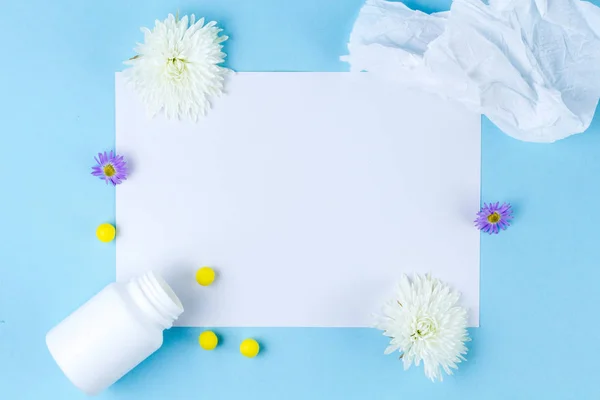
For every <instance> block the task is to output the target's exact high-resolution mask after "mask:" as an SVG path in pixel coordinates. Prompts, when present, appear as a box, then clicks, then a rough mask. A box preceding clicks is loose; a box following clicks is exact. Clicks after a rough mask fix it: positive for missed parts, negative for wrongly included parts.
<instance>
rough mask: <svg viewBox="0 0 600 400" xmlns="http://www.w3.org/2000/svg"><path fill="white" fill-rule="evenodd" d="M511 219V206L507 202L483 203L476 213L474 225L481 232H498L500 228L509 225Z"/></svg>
mask: <svg viewBox="0 0 600 400" xmlns="http://www.w3.org/2000/svg"><path fill="white" fill-rule="evenodd" d="M512 219H513V212H512V208H510V204H509V203H502V205H500V203H496V204H493V203H490V204H486V203H483V207H482V208H481V210H480V211H479V212H478V213H477V219H476V220H475V226H476V227H477V229H479V230H480V231H483V232H487V233H489V234H490V235H491V234H492V233H498V232H500V229H502V230H505V229H506V228H508V227H509V226H510V221H511V220H512Z"/></svg>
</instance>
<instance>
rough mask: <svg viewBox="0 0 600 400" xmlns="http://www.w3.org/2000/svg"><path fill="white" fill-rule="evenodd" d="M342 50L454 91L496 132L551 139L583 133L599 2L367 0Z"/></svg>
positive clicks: (595, 63)
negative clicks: (431, 4)
mask: <svg viewBox="0 0 600 400" xmlns="http://www.w3.org/2000/svg"><path fill="white" fill-rule="evenodd" d="M348 50H349V54H348V55H347V56H345V57H342V59H343V60H344V61H347V62H349V63H350V65H351V70H353V71H369V72H371V73H375V74H379V75H382V76H384V77H385V78H391V79H394V80H398V81H402V82H404V83H405V84H407V85H409V86H417V87H421V88H425V89H426V90H429V91H432V92H434V93H438V94H439V95H441V96H443V97H446V98H450V99H455V100H457V101H459V102H462V103H464V104H465V105H466V106H467V107H469V108H470V109H472V110H475V111H476V112H479V113H482V114H485V115H486V116H487V117H488V118H489V119H490V120H491V121H492V122H494V123H495V124H496V125H497V126H498V127H499V128H500V129H502V130H503V131H504V132H505V133H507V134H509V135H510V136H513V137H515V138H517V139H520V140H525V141H529V142H553V141H556V140H559V139H563V138H565V137H567V136H569V135H572V134H575V133H580V132H583V131H584V130H586V129H587V127H588V126H589V125H590V123H591V121H592V118H593V115H594V111H595V109H596V105H597V104H598V98H599V97H600V8H598V7H596V6H594V5H593V4H591V3H587V2H585V1H579V0H488V1H487V4H486V3H484V2H482V1H481V0H455V1H454V2H453V4H452V7H451V9H450V11H449V12H445V13H437V14H431V15H429V14H425V13H422V12H420V11H414V10H411V9H409V8H408V7H407V6H405V5H404V4H402V3H398V2H389V1H385V0H367V3H366V4H365V6H364V7H363V8H362V9H361V11H360V14H359V16H358V19H357V21H356V23H355V25H354V28H353V31H352V34H351V36H350V41H349V43H348Z"/></svg>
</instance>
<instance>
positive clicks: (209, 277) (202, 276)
mask: <svg viewBox="0 0 600 400" xmlns="http://www.w3.org/2000/svg"><path fill="white" fill-rule="evenodd" d="M214 280H215V271H214V270H213V269H212V268H210V267H202V268H200V269H199V270H198V271H196V282H198V283H199V284H200V285H202V286H208V285H210V284H211V283H213V281H214Z"/></svg>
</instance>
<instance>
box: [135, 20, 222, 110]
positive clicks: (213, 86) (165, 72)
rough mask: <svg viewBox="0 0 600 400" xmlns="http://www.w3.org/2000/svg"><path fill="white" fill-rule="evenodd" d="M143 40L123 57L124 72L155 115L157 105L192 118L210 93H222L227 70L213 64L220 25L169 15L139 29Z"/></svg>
mask: <svg viewBox="0 0 600 400" xmlns="http://www.w3.org/2000/svg"><path fill="white" fill-rule="evenodd" d="M142 32H144V43H138V46H137V47H136V48H135V51H136V53H137V55H136V56H135V57H133V58H132V59H130V60H129V61H126V62H125V64H128V65H131V68H129V69H128V70H127V71H126V77H127V79H128V81H129V82H130V83H132V84H133V86H134V87H135V89H136V90H137V92H138V93H139V95H140V96H141V98H142V101H143V102H144V103H145V104H146V107H147V109H148V112H149V113H150V114H151V115H153V116H154V115H156V114H157V113H158V112H159V111H160V110H161V109H163V110H164V112H165V115H166V116H167V118H180V117H182V116H185V117H188V118H190V119H192V120H194V121H196V120H197V119H198V116H200V115H205V114H206V112H207V110H208V109H209V108H210V98H211V97H215V96H219V95H220V94H221V93H222V92H223V80H224V76H225V74H227V72H229V70H228V69H227V68H223V67H221V66H219V64H221V63H222V62H223V61H224V58H225V56H226V55H225V53H223V52H222V51H221V49H222V48H223V45H221V43H222V42H224V41H225V40H227V36H219V32H221V29H219V28H217V27H216V22H214V21H212V22H209V23H207V24H206V25H204V18H202V19H200V20H199V21H198V22H196V20H195V17H194V15H192V16H191V18H190V19H189V24H188V17H187V16H185V17H183V18H181V19H179V18H176V17H174V16H173V15H172V14H169V17H168V18H167V19H165V20H164V21H163V22H161V21H158V20H157V21H156V24H155V26H154V29H152V30H149V29H148V28H142Z"/></svg>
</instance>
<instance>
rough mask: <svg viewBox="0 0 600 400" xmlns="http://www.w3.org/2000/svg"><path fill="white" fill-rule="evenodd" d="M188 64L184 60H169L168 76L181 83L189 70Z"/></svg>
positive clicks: (173, 58) (172, 58)
mask: <svg viewBox="0 0 600 400" xmlns="http://www.w3.org/2000/svg"><path fill="white" fill-rule="evenodd" d="M186 63H187V61H186V60H184V59H183V58H179V57H171V58H167V68H166V69H165V72H166V74H167V76H168V77H169V78H171V79H172V80H174V81H180V80H181V79H182V78H183V74H184V73H185V71H186V69H187V66H186Z"/></svg>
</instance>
